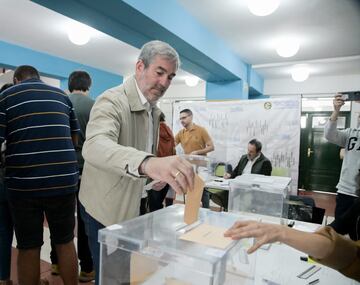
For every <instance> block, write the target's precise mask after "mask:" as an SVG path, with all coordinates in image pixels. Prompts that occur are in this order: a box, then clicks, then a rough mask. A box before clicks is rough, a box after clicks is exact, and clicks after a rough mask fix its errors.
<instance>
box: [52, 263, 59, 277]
mask: <svg viewBox="0 0 360 285" xmlns="http://www.w3.org/2000/svg"><path fill="white" fill-rule="evenodd" d="M51 275H60V271H59V265H57V264H51Z"/></svg>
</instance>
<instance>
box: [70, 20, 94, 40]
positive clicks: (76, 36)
mask: <svg viewBox="0 0 360 285" xmlns="http://www.w3.org/2000/svg"><path fill="white" fill-rule="evenodd" d="M91 29H92V28H90V27H89V26H87V25H84V24H82V23H79V22H74V23H72V25H71V26H70V27H69V29H68V37H69V40H70V41H71V42H72V43H73V44H75V45H79V46H82V45H85V44H87V43H88V42H89V40H90V37H91Z"/></svg>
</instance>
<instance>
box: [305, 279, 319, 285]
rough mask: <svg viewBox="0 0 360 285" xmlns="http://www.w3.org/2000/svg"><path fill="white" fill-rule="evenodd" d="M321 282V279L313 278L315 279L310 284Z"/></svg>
mask: <svg viewBox="0 0 360 285" xmlns="http://www.w3.org/2000/svg"><path fill="white" fill-rule="evenodd" d="M319 282H320V279H315V280H313V281H310V282H309V283H308V285H315V284H317V283H319Z"/></svg>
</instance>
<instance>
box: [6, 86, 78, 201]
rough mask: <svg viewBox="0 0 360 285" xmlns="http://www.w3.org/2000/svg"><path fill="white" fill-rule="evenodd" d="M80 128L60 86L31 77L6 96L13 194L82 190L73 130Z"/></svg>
mask: <svg viewBox="0 0 360 285" xmlns="http://www.w3.org/2000/svg"><path fill="white" fill-rule="evenodd" d="M78 131H79V127H78V122H77V119H76V117H75V115H74V110H73V107H72V104H71V101H70V100H69V98H68V97H67V95H66V94H65V93H64V92H63V91H62V90H60V89H58V88H55V87H52V86H49V85H47V84H45V83H43V82H41V81H40V80H36V79H30V80H26V81H23V82H22V83H20V84H17V85H15V86H13V87H10V88H8V89H6V90H5V91H4V92H3V93H2V94H1V96H0V143H2V142H4V141H6V152H5V167H6V174H5V182H6V186H7V189H8V190H9V193H10V195H19V196H22V197H39V196H57V195H65V194H69V193H73V192H75V191H76V190H77V183H78V166H77V159H76V154H75V150H74V145H73V142H72V136H71V135H72V134H74V133H77V132H78Z"/></svg>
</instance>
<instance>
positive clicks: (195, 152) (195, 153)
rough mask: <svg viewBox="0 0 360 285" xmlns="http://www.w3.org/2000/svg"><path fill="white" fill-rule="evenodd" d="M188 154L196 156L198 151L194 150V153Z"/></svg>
mask: <svg viewBox="0 0 360 285" xmlns="http://www.w3.org/2000/svg"><path fill="white" fill-rule="evenodd" d="M190 154H193V155H198V154H199V151H197V150H194V151H192V152H190Z"/></svg>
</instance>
